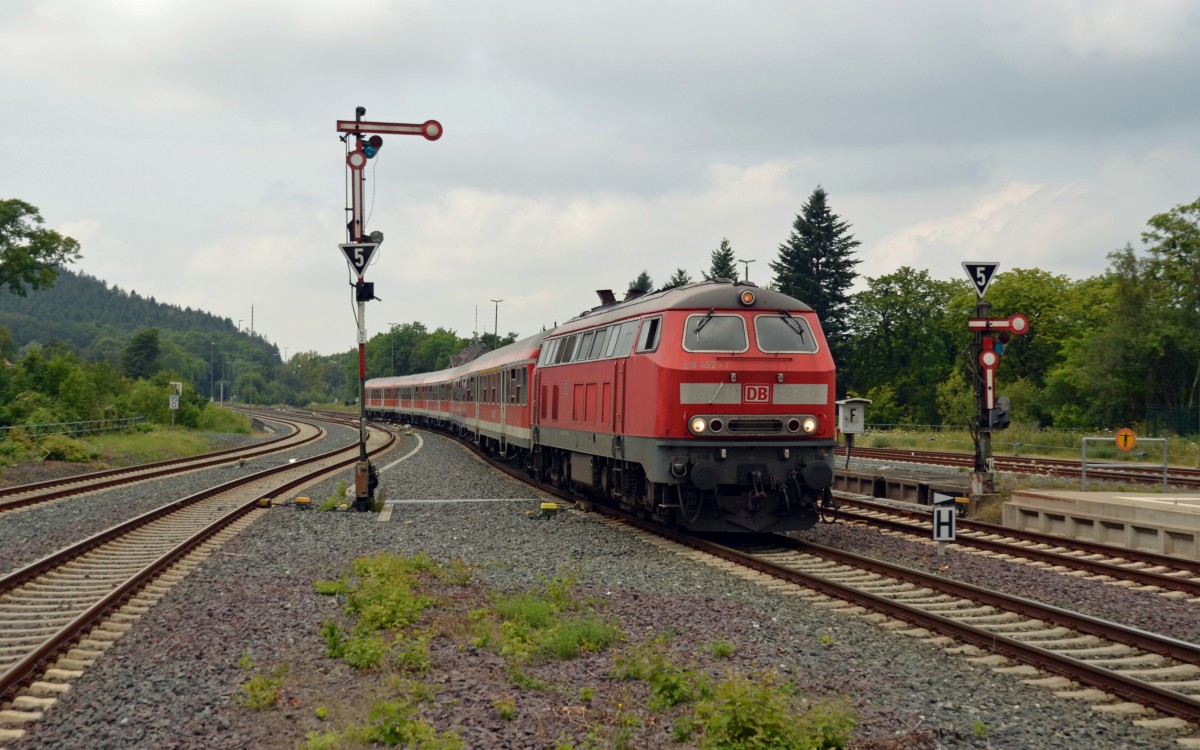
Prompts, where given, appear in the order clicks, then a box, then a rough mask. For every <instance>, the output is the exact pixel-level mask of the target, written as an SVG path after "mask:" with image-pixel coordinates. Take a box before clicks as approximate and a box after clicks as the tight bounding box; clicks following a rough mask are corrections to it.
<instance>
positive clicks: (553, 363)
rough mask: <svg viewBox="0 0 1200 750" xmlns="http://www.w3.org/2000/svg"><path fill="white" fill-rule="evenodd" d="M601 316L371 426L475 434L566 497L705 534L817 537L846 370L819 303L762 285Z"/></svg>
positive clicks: (378, 406) (513, 352) (399, 392)
mask: <svg viewBox="0 0 1200 750" xmlns="http://www.w3.org/2000/svg"><path fill="white" fill-rule="evenodd" d="M599 294H600V295H601V300H602V302H603V304H601V305H600V306H598V307H595V308H593V309H591V310H588V311H587V312H585V313H583V314H581V315H579V316H578V317H576V318H574V319H572V320H570V321H568V322H567V323H565V324H563V325H561V326H559V327H557V328H555V329H553V330H551V331H545V332H542V333H539V334H537V335H535V336H531V337H529V338H527V339H524V340H522V341H518V342H516V343H514V344H510V345H509V346H505V347H502V348H500V349H497V350H496V351H493V352H489V353H487V354H484V355H483V356H481V357H479V358H478V359H475V360H474V361H471V362H468V363H466V364H463V365H461V366H459V367H453V368H450V369H446V370H441V371H439V372H432V373H421V374H416V375H405V376H401V377H392V378H376V379H372V380H369V381H367V384H366V392H367V402H366V412H367V414H368V416H370V417H371V418H373V419H383V420H390V421H398V422H406V423H413V424H426V425H431V426H436V427H441V428H445V429H450V430H453V431H456V432H458V433H461V434H463V435H465V436H468V437H470V438H471V439H472V440H474V441H475V442H476V443H477V444H479V445H480V446H481V447H483V448H484V449H486V450H488V451H490V452H493V453H496V454H499V455H503V456H509V457H512V458H514V459H516V460H519V461H521V462H523V463H524V465H525V466H526V467H527V468H528V470H529V471H530V472H531V473H532V474H534V475H535V476H538V477H540V478H542V479H545V480H549V481H550V482H553V483H554V484H556V485H558V486H561V487H565V488H571V489H574V490H576V491H579V492H582V493H584V494H585V495H587V496H589V497H590V498H591V499H594V500H596V501H599V502H607V503H610V504H615V505H618V506H620V507H622V508H625V509H627V510H633V511H638V512H641V513H643V514H644V515H646V516H649V517H653V518H656V519H658V520H661V521H663V522H666V523H669V524H672V525H675V526H679V527H682V528H686V529H688V530H691V531H700V532H760V531H785V530H803V529H808V528H811V527H812V526H813V524H814V523H816V521H817V517H818V506H819V505H820V504H823V503H826V502H829V500H830V493H829V487H830V485H831V484H832V482H833V467H832V464H833V449H834V445H835V438H834V424H835V415H836V407H835V402H834V399H835V387H834V364H833V359H832V358H831V357H830V355H829V348H828V346H827V345H826V342H825V336H824V334H823V332H822V331H821V327H820V323H819V321H818V319H817V315H816V313H815V312H814V311H813V310H812V308H810V307H809V306H808V305H806V304H804V303H803V302H800V301H799V300H796V299H794V298H792V297H788V296H787V295H784V294H781V293H779V292H774V291H770V290H766V289H759V288H758V287H756V286H754V285H753V284H750V283H748V282H730V281H723V280H720V281H711V282H704V283H698V284H689V285H687V286H684V287H678V288H675V289H667V290H663V291H659V292H653V293H650V294H646V295H643V296H640V297H637V298H635V299H626V300H625V301H623V302H618V301H616V300H615V299H614V298H613V296H612V293H611V292H607V291H605V292H600V293H599Z"/></svg>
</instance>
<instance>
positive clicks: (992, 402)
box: [979, 349, 1000, 409]
mask: <svg viewBox="0 0 1200 750" xmlns="http://www.w3.org/2000/svg"><path fill="white" fill-rule="evenodd" d="M979 364H981V365H983V400H984V405H985V407H986V408H988V409H994V408H995V407H996V367H997V366H998V365H999V364H1000V355H999V354H997V353H996V352H994V351H992V350H991V349H984V350H983V351H982V352H980V353H979Z"/></svg>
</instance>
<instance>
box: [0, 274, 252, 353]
mask: <svg viewBox="0 0 1200 750" xmlns="http://www.w3.org/2000/svg"><path fill="white" fill-rule="evenodd" d="M0 324H3V325H5V326H7V327H8V329H9V330H10V331H12V335H13V339H14V340H15V342H16V344H17V346H25V345H27V344H29V343H31V342H35V341H36V342H39V343H42V344H46V345H48V344H52V343H56V342H67V343H69V344H70V345H71V346H72V348H74V349H75V350H77V351H86V350H89V349H94V348H97V347H99V348H101V349H103V348H105V347H104V346H103V343H104V342H105V341H106V340H108V341H111V342H113V343H114V344H117V345H118V346H119V345H121V344H123V342H125V341H127V340H128V339H129V337H130V336H131V335H132V334H133V333H135V332H136V331H139V330H142V329H145V328H158V329H161V330H163V331H173V332H178V333H186V332H195V333H203V334H205V335H209V334H213V335H222V336H230V335H237V333H238V330H237V327H236V326H235V325H234V324H233V321H232V320H230V319H229V318H218V317H217V316H215V315H213V314H211V313H207V312H204V311H203V310H193V309H191V308H190V307H189V308H186V309H185V308H180V307H178V306H176V305H168V304H164V303H161V302H158V301H156V300H155V299H154V298H153V297H143V296H141V295H139V294H138V293H137V292H127V291H125V290H124V289H121V288H120V287H117V286H109V285H108V283H107V282H104V281H101V280H100V279H97V278H95V277H93V276H88V275H86V274H78V273H74V272H72V271H69V270H66V269H59V271H58V279H57V280H56V281H55V282H54V286H52V287H50V288H49V289H42V290H31V291H29V293H28V296H26V297H21V296H19V295H16V294H11V293H8V292H4V293H0Z"/></svg>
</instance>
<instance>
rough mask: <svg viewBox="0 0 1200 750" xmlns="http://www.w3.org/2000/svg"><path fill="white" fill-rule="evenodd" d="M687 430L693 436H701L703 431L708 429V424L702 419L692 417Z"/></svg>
mask: <svg viewBox="0 0 1200 750" xmlns="http://www.w3.org/2000/svg"><path fill="white" fill-rule="evenodd" d="M688 429H690V430H691V431H692V434H693V435H703V434H704V431H705V430H707V429H708V422H705V421H704V417H692V421H691V422H688Z"/></svg>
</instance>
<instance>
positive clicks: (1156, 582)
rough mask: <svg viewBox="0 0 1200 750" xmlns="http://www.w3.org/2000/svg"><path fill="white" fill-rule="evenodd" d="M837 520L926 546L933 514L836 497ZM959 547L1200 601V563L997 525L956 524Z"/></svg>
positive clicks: (966, 522)
mask: <svg viewBox="0 0 1200 750" xmlns="http://www.w3.org/2000/svg"><path fill="white" fill-rule="evenodd" d="M837 499H838V504H839V507H838V512H837V515H838V518H839V519H840V520H846V521H853V522H856V523H862V524H866V525H869V526H872V527H876V528H880V529H886V530H889V531H893V532H898V533H902V534H905V535H908V536H912V537H913V538H915V539H918V540H921V541H928V540H929V539H930V537H931V536H932V523H931V517H930V514H929V513H928V512H927V511H922V510H919V509H911V510H910V509H907V508H900V507H896V506H894V505H890V504H882V503H875V502H871V501H869V500H864V499H862V498H860V497H857V496H847V495H845V494H838V495H837ZM855 509H857V510H855ZM955 526H956V533H955V536H956V539H955V542H954V544H955V545H956V546H958V547H963V548H970V549H974V550H977V551H980V552H983V553H984V554H989V555H993V556H1006V557H1009V558H1017V559H1022V560H1026V561H1030V562H1035V563H1039V564H1041V565H1042V566H1049V567H1053V568H1060V569H1062V570H1064V571H1069V570H1075V571H1083V572H1085V573H1087V574H1088V575H1092V576H1103V577H1105V579H1107V580H1108V581H1109V582H1118V581H1129V582H1131V583H1134V584H1136V585H1138V586H1147V587H1154V588H1155V589H1158V590H1161V591H1162V592H1163V593H1165V594H1168V595H1171V594H1174V595H1184V596H1188V597H1191V598H1200V562H1197V561H1194V560H1187V559H1184V558H1179V557H1171V556H1169V555H1160V554H1157V553H1154V552H1146V551H1142V550H1134V549H1125V548H1123V547H1113V546H1111V545H1105V544H1098V543H1095V542H1088V541H1086V540H1077V539H1070V538H1067V537H1060V536H1052V535H1050V534H1041V533H1038V532H1034V531H1021V530H1017V529H1009V528H1007V527H1004V526H997V525H995V524H989V523H982V522H979V521H970V520H967V519H964V518H959V519H956V520H955Z"/></svg>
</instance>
